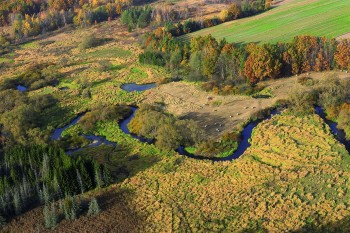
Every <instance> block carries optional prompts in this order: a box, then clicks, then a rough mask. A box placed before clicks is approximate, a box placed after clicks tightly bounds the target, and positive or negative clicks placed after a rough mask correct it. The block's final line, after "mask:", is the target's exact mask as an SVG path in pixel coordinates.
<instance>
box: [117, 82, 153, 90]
mask: <svg viewBox="0 0 350 233" xmlns="http://www.w3.org/2000/svg"><path fill="white" fill-rule="evenodd" d="M156 86H157V84H155V83H150V84H141V85H139V84H136V83H128V84H124V85H122V86H121V89H123V90H124V91H128V92H133V91H146V90H149V89H152V88H154V87H156Z"/></svg>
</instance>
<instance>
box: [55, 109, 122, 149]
mask: <svg viewBox="0 0 350 233" xmlns="http://www.w3.org/2000/svg"><path fill="white" fill-rule="evenodd" d="M84 115H85V113H84V114H81V115H79V116H78V117H76V118H75V119H73V120H72V122H70V123H69V124H68V125H66V126H64V127H62V128H58V129H56V130H55V131H54V133H53V134H52V136H51V140H53V141H56V140H59V139H60V137H61V136H62V133H63V131H65V130H66V129H68V128H69V127H71V126H73V125H75V124H76V123H78V121H79V120H80V118H82V117H83V116H84ZM81 136H83V137H84V138H86V139H88V140H90V141H92V143H91V144H89V145H88V146H87V147H84V148H89V147H97V146H100V145H102V144H105V145H111V146H113V147H116V146H117V144H116V143H115V142H111V141H108V140H107V139H106V138H105V137H102V136H95V135H85V134H83V135H81ZM81 149H83V148H77V149H74V150H68V151H67V153H68V154H71V153H74V152H77V151H80V150H81Z"/></svg>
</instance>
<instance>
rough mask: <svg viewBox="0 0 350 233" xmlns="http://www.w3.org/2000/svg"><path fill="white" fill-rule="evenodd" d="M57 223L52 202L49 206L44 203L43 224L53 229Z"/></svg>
mask: <svg viewBox="0 0 350 233" xmlns="http://www.w3.org/2000/svg"><path fill="white" fill-rule="evenodd" d="M57 223H58V216H57V213H56V209H55V206H54V204H51V207H49V206H48V205H45V207H44V225H45V227H46V228H50V229H53V228H55V226H56V225H57Z"/></svg>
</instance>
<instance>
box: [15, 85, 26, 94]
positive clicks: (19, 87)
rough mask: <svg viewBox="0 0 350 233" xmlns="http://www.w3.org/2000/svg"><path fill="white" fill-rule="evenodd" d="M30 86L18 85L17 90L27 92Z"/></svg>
mask: <svg viewBox="0 0 350 233" xmlns="http://www.w3.org/2000/svg"><path fill="white" fill-rule="evenodd" d="M27 89H28V88H26V87H25V86H22V85H18V86H17V90H18V91H20V92H25V91H26V90H27Z"/></svg>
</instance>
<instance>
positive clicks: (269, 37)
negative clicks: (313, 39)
mask: <svg viewBox="0 0 350 233" xmlns="http://www.w3.org/2000/svg"><path fill="white" fill-rule="evenodd" d="M349 32H350V1H349V0H334V1H329V0H294V1H291V2H289V3H286V4H285V5H281V6H279V7H276V8H274V9H272V10H270V11H268V12H265V13H263V14H261V15H257V16H254V17H249V18H245V19H241V20H235V21H231V22H228V23H224V24H221V25H218V26H215V27H211V28H207V29H203V30H200V31H198V32H195V33H191V34H188V35H186V36H184V39H187V40H188V39H190V38H191V37H195V36H203V35H208V34H212V35H213V36H214V37H216V38H226V40H227V41H229V42H237V43H248V42H259V43H261V42H282V41H290V40H292V39H293V37H295V36H297V35H305V34H307V35H315V36H326V37H338V36H340V35H343V34H346V33H349Z"/></svg>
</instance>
